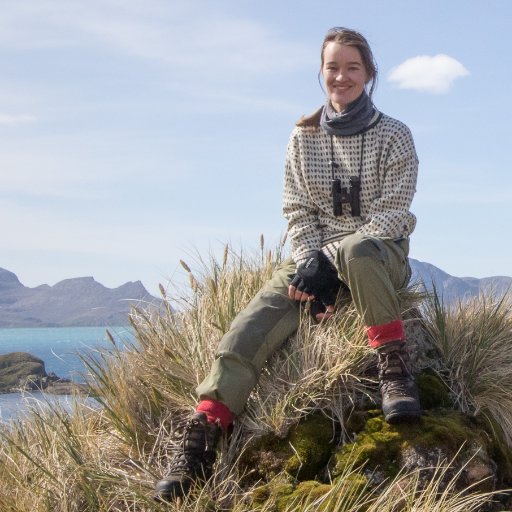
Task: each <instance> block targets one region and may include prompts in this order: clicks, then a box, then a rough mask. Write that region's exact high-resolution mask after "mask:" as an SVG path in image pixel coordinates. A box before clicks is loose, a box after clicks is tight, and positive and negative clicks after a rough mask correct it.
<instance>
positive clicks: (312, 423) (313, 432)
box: [285, 415, 334, 481]
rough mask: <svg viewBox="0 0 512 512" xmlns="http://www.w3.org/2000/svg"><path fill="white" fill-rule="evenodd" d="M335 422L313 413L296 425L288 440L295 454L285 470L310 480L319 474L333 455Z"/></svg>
mask: <svg viewBox="0 0 512 512" xmlns="http://www.w3.org/2000/svg"><path fill="white" fill-rule="evenodd" d="M333 437H334V432H333V424H332V421H331V420H329V419H328V418H325V417H324V416H320V415H312V416H310V417H308V418H307V419H306V420H305V421H304V422H302V423H299V424H298V425H297V426H296V427H294V428H293V429H292V430H291V431H290V434H289V436H288V439H287V441H288V442H289V444H290V445H291V446H292V447H293V450H294V454H293V455H292V456H291V457H290V458H289V459H288V460H287V462H286V465H285V471H286V472H287V473H288V474H289V475H290V476H292V477H294V478H296V479H297V480H299V481H300V480H310V479H312V478H314V477H315V476H317V475H318V473H319V472H320V470H321V469H323V468H324V467H325V465H326V464H327V462H328V460H329V458H330V457H331V454H332V450H333V448H334V446H333V441H334V439H333Z"/></svg>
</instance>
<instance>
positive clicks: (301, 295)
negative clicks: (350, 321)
mask: <svg viewBox="0 0 512 512" xmlns="http://www.w3.org/2000/svg"><path fill="white" fill-rule="evenodd" d="M288 297H290V299H292V300H296V301H299V302H309V304H308V306H309V311H310V312H311V315H312V316H313V318H314V319H315V320H316V321H317V322H321V321H322V320H327V319H329V318H331V316H332V315H333V314H334V311H335V310H336V308H335V306H334V304H328V305H327V304H324V303H323V302H321V301H320V300H316V299H315V296H314V295H313V294H311V293H309V292H308V291H305V290H298V289H297V287H296V286H294V285H293V284H290V285H289V286H288Z"/></svg>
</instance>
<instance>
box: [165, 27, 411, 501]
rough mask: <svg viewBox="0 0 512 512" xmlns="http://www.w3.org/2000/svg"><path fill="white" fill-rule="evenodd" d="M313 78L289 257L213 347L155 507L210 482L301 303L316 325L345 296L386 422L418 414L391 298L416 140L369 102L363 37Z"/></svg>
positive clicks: (327, 59) (345, 37) (399, 278)
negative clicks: (314, 107)
mask: <svg viewBox="0 0 512 512" xmlns="http://www.w3.org/2000/svg"><path fill="white" fill-rule="evenodd" d="M320 72H321V75H322V77H323V80H324V83H325V90H326V95H327V101H326V103H325V105H324V106H323V107H322V108H321V109H319V110H318V111H317V112H315V113H314V114H313V115H311V116H309V117H305V118H302V119H301V120H300V121H299V122H298V123H297V125H296V127H295V128H294V130H293V132H292V134H291V137H290V142H289V145H288V151H287V158H286V169H285V180H284V181H285V183H284V195H283V210H284V215H285V217H286V219H287V220H288V235H289V238H290V240H291V247H292V258H291V259H289V260H287V261H285V262H284V263H283V264H282V265H281V266H280V267H279V268H278V269H277V270H276V271H275V273H274V274H273V276H272V278H271V279H270V281H269V282H267V283H266V284H265V286H264V287H263V289H262V290H261V291H260V292H259V293H258V294H257V295H256V297H255V298H254V299H253V300H252V301H251V302H250V303H249V305H248V306H247V308H245V309H244V310H243V311H242V312H241V313H239V314H238V315H237V317H236V318H235V320H234V321H233V323H232V325H231V327H230V330H229V331H228V332H227V333H226V334H225V335H224V337H223V338H222V340H221V342H220V345H219V348H218V350H217V354H216V359H215V361H214V363H213V365H212V368H211V371H210V374H209V375H208V376H207V378H206V379H205V380H204V381H203V382H202V383H201V384H200V385H199V387H198V388H197V393H198V396H199V399H200V401H199V404H198V406H197V409H196V413H195V414H194V415H193V416H192V417H191V419H190V421H189V423H188V425H187V428H186V429H185V434H184V437H183V440H182V450H181V451H180V453H179V454H178V455H177V456H176V457H175V459H174V460H173V463H172V464H171V471H170V474H169V475H168V476H167V477H166V478H165V479H163V480H161V481H160V482H158V483H157V487H156V499H159V500H171V499H173V498H175V497H178V496H181V495H183V494H185V493H187V492H188V491H189V489H190V487H191V486H192V484H193V483H194V482H195V481H196V480H206V479H208V478H209V477H210V475H211V471H212V466H213V463H214V462H215V456H216V447H217V443H218V440H219V437H220V435H221V433H222V431H227V430H228V429H229V427H230V425H231V423H232V421H233V417H234V416H235V415H237V414H240V413H241V412H242V411H243V408H244V405H245V402H246V400H247V398H248V396H249V394H250V392H251V390H252V389H253V388H254V386H255V385H256V383H257V381H258V377H259V374H260V371H261V369H262V367H263V365H264V363H265V361H266V360H267V359H268V357H269V356H270V355H271V354H272V353H273V352H274V351H275V350H276V349H277V348H278V347H279V346H280V345H281V344H282V343H283V342H284V341H285V340H286V339H287V338H288V337H289V336H290V335H291V334H292V333H293V332H294V331H296V330H297V328H298V325H299V317H300V303H301V302H304V301H311V303H312V310H313V311H314V312H315V316H316V317H317V319H319V320H321V319H326V318H328V317H329V316H331V315H332V314H333V313H334V308H335V300H336V295H337V293H338V290H339V288H340V286H344V287H348V289H349V290H350V294H351V296H352V300H353V301H354V304H355V307H356V309H357V311H358V313H359V315H360V316H361V318H362V319H363V321H364V324H365V325H366V326H367V333H368V340H369V344H370V346H371V347H373V348H375V349H376V350H377V352H378V368H379V380H380V390H381V395H382V409H383V412H384V416H385V419H386V421H388V422H390V423H394V422H399V421H408V420H411V419H415V418H418V417H419V416H420V415H421V409H420V404H419V401H418V395H417V391H416V387H415V384H414V380H413V378H412V376H411V374H410V372H409V370H408V368H407V364H406V361H407V354H406V352H405V336H404V328H403V322H402V319H401V312H400V307H399V301H398V297H397V291H398V290H399V289H400V288H403V287H405V286H406V285H407V283H408V281H409V278H410V268H409V264H408V260H407V256H408V249H409V235H410V234H411V233H412V231H413V229H414V227H415V224H416V218H415V217H414V215H413V214H412V213H411V212H410V211H409V208H410V204H411V202H412V199H413V196H414V192H415V188H416V177H417V169H418V159H417V156H416V151H415V148H414V142H413V139H412V136H411V134H410V131H409V129H408V128H407V127H406V126H405V125H404V124H402V123H401V122H399V121H397V120H395V119H392V118H390V117H388V116H386V115H384V114H382V113H380V112H379V111H378V110H377V109H376V108H375V107H374V105H373V103H372V101H371V95H372V92H373V90H374V87H375V83H376V80H377V67H376V65H375V62H374V59H373V55H372V52H371V49H370V46H369V45H368V42H367V41H366V39H365V38H364V37H363V36H362V35H361V34H359V33H358V32H356V31H353V30H349V29H345V28H334V29H331V30H329V32H328V33H327V35H326V37H325V39H324V42H323V45H322V51H321V71H320Z"/></svg>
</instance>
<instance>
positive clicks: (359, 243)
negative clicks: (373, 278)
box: [337, 234, 386, 268]
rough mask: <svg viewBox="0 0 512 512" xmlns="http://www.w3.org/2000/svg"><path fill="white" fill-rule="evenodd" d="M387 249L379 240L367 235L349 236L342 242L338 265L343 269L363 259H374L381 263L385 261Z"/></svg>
mask: <svg viewBox="0 0 512 512" xmlns="http://www.w3.org/2000/svg"><path fill="white" fill-rule="evenodd" d="M385 254H386V252H385V247H383V243H382V242H381V241H380V240H379V239H377V238H371V237H368V236H365V235H358V234H354V235H349V236H347V237H345V238H344V239H343V241H342V242H341V244H340V246H339V249H338V255H337V263H339V264H340V266H341V268H344V267H346V266H347V265H348V264H349V263H350V262H351V261H354V260H359V259H361V258H372V259H375V260H379V261H381V262H382V261H384V260H385Z"/></svg>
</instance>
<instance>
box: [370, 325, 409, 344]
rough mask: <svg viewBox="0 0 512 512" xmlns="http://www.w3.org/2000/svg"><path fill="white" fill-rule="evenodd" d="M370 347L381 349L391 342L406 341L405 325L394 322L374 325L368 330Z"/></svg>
mask: <svg viewBox="0 0 512 512" xmlns="http://www.w3.org/2000/svg"><path fill="white" fill-rule="evenodd" d="M366 332H367V334H368V342H369V343H370V347H372V348H379V347H381V346H382V345H385V344H386V343H389V342H390V341H405V332H404V323H403V322H402V320H394V321H393V322H389V323H388V324H381V325H373V326H371V327H368V328H367V330H366Z"/></svg>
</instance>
